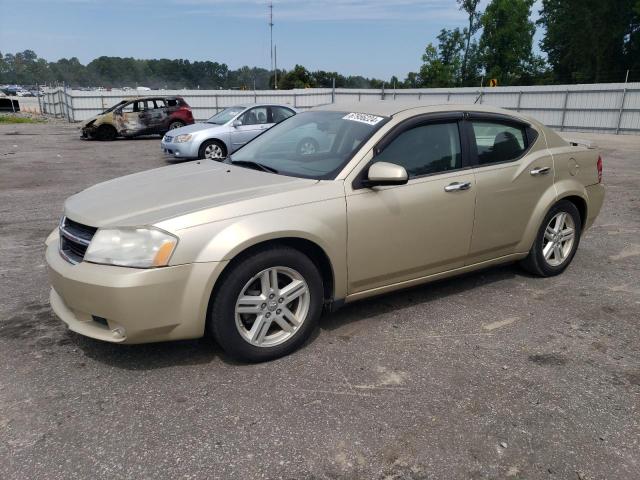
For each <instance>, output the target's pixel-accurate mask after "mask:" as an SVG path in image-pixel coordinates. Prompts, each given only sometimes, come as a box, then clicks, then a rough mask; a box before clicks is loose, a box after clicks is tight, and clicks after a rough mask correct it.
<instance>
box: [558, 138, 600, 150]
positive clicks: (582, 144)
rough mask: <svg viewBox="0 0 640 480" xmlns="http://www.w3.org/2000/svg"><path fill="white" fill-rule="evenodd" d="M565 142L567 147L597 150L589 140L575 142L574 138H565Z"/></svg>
mask: <svg viewBox="0 0 640 480" xmlns="http://www.w3.org/2000/svg"><path fill="white" fill-rule="evenodd" d="M565 140H566V141H567V142H569V145H571V146H572V147H586V148H589V149H594V148H598V146H597V145H596V144H595V142H592V141H590V140H577V139H575V138H566V139H565Z"/></svg>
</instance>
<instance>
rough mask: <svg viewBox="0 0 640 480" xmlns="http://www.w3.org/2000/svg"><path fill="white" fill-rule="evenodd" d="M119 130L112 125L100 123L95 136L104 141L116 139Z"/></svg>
mask: <svg viewBox="0 0 640 480" xmlns="http://www.w3.org/2000/svg"><path fill="white" fill-rule="evenodd" d="M117 136H118V132H116V129H115V128H114V127H112V126H111V125H100V126H99V127H98V130H97V131H96V133H95V138H96V139H98V140H102V141H111V140H115V139H116V137H117Z"/></svg>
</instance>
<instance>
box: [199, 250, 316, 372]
mask: <svg viewBox="0 0 640 480" xmlns="http://www.w3.org/2000/svg"><path fill="white" fill-rule="evenodd" d="M229 268H230V270H229V271H228V272H227V273H226V274H225V275H224V277H223V278H222V279H221V284H220V287H219V288H217V289H216V292H215V297H214V299H213V304H212V308H211V313H210V318H209V319H208V323H207V325H208V332H209V334H210V335H211V336H213V338H214V339H215V340H216V341H217V343H218V344H219V345H220V346H221V347H222V349H223V350H224V351H225V352H227V353H228V354H229V355H231V356H232V357H234V358H237V359H240V360H244V361H250V362H260V361H266V360H272V359H275V358H278V357H281V356H283V355H287V354H289V353H291V352H293V351H294V350H296V349H297V348H298V347H300V346H301V345H302V344H303V343H304V342H305V340H306V339H307V338H309V335H310V334H311V333H312V332H313V329H314V328H315V326H316V325H317V322H318V319H319V318H320V314H321V311H322V304H323V288H322V277H321V276H320V273H319V271H318V269H317V268H316V266H315V265H314V263H313V262H312V261H311V260H310V259H309V258H308V257H307V256H306V255H304V254H302V253H301V252H299V251H297V250H294V249H292V248H288V247H274V248H268V249H264V250H260V251H258V252H255V253H254V254H251V255H249V256H247V257H245V258H244V259H242V260H241V261H239V262H238V263H236V264H235V265H231V266H230V267H229Z"/></svg>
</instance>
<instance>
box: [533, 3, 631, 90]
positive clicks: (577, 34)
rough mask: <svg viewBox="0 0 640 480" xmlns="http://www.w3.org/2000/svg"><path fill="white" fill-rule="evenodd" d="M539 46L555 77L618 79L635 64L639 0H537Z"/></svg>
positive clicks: (600, 79)
mask: <svg viewBox="0 0 640 480" xmlns="http://www.w3.org/2000/svg"><path fill="white" fill-rule="evenodd" d="M540 13H541V16H540V19H539V20H538V24H539V25H541V26H543V27H544V28H545V30H546V34H545V37H544V39H543V40H542V42H541V48H542V50H543V51H544V52H546V53H547V56H548V59H549V64H550V65H551V67H552V68H553V73H554V79H555V80H556V81H559V82H567V83H569V82H579V83H586V82H620V81H623V80H624V74H625V70H626V69H631V70H634V69H640V0H606V1H603V0H543V2H542V11H541V12H540Z"/></svg>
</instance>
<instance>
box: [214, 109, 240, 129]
mask: <svg viewBox="0 0 640 480" xmlns="http://www.w3.org/2000/svg"><path fill="white" fill-rule="evenodd" d="M243 110H244V108H243V107H229V108H225V109H224V110H222V111H221V112H218V113H216V114H215V115H214V116H213V117H211V118H210V119H209V120H207V123H213V124H215V125H224V124H225V123H227V122H228V121H229V120H231V119H232V118H233V117H235V116H236V115H238V114H239V113H240V112H242V111H243Z"/></svg>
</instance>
